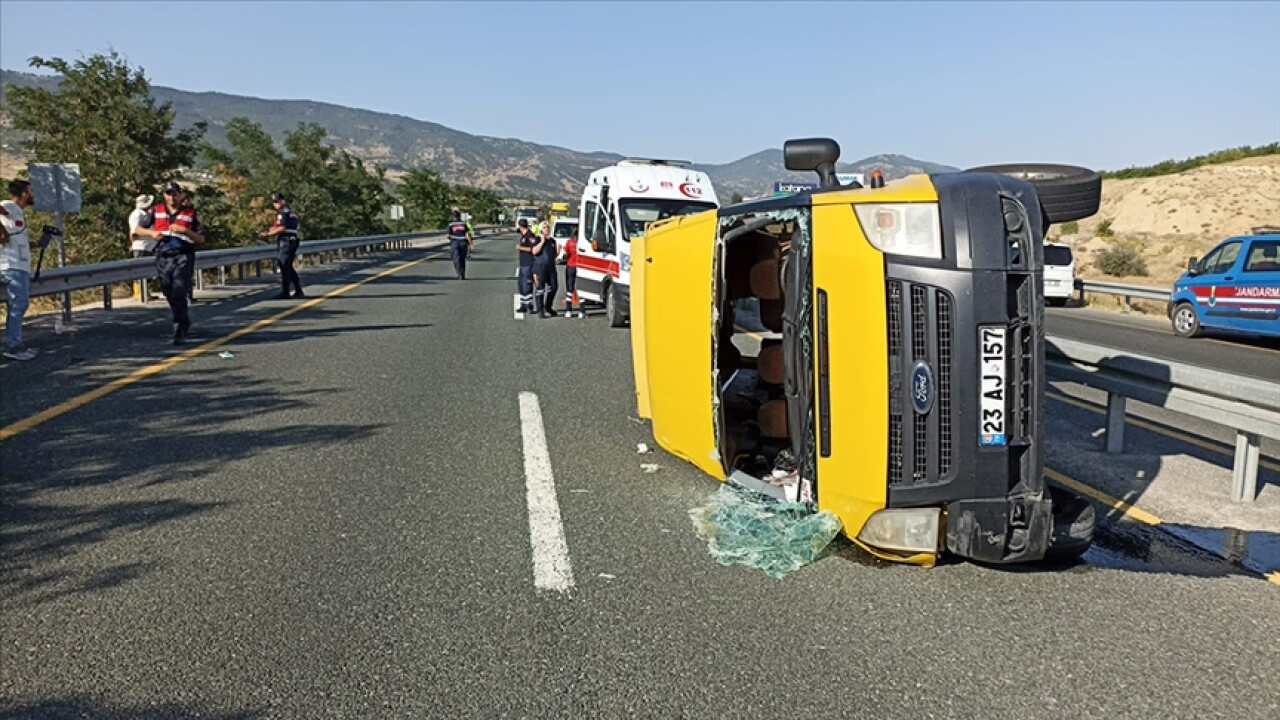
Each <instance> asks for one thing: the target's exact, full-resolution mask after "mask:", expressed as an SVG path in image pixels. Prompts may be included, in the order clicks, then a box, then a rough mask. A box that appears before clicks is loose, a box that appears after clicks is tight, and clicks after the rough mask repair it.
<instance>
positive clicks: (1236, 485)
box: [1231, 430, 1261, 502]
mask: <svg viewBox="0 0 1280 720" xmlns="http://www.w3.org/2000/svg"><path fill="white" fill-rule="evenodd" d="M1260 443H1261V438H1260V437H1259V435H1258V434H1257V433H1251V432H1245V431H1243V430H1237V431H1236V462H1235V466H1234V467H1233V468H1232V470H1231V499H1232V500H1234V501H1236V502H1253V501H1254V500H1255V499H1256V498H1257V497H1258V454H1259V451H1260V450H1261V447H1260Z"/></svg>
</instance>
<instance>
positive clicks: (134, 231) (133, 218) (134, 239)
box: [129, 193, 156, 257]
mask: <svg viewBox="0 0 1280 720" xmlns="http://www.w3.org/2000/svg"><path fill="white" fill-rule="evenodd" d="M155 201H156V199H155V197H154V196H152V195H147V194H146V193H143V194H142V195H139V196H138V197H136V198H134V199H133V212H131V213H129V249H130V250H132V251H133V256H134V257H141V256H143V255H150V254H151V249H152V248H154V247H155V246H156V241H155V238H152V237H150V236H148V235H142V234H140V233H139V232H138V228H139V227H140V226H141V223H142V218H144V217H146V216H147V211H148V210H150V209H151V206H152V205H154V204H155Z"/></svg>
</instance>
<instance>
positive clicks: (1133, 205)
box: [1050, 155, 1280, 286]
mask: <svg viewBox="0 0 1280 720" xmlns="http://www.w3.org/2000/svg"><path fill="white" fill-rule="evenodd" d="M1106 221H1110V223H1111V231H1112V232H1114V233H1115V237H1113V238H1102V237H1097V233H1098V230H1099V227H1100V226H1101V225H1102V223H1103V222H1106ZM1259 225H1280V155H1269V156H1266V157H1257V158H1248V159H1245V160H1237V161H1235V162H1230V163H1223V164H1220V165H1207V166H1204V167H1199V168H1196V169H1194V170H1188V171H1186V172H1182V173H1177V174H1174V175H1162V176H1159V177H1151V178H1136V179H1129V180H1103V181H1102V205H1101V207H1100V208H1099V211H1098V214H1097V215H1095V216H1094V217H1092V218H1090V219H1088V220H1085V221H1082V222H1081V223H1080V227H1079V232H1077V233H1074V234H1070V235H1062V236H1061V239H1062V240H1063V241H1065V242H1067V243H1068V244H1071V245H1072V246H1073V247H1074V248H1075V249H1076V252H1077V256H1078V259H1077V265H1079V264H1080V262H1081V261H1084V262H1085V265H1084V266H1083V268H1079V269H1078V270H1077V272H1079V273H1080V274H1081V275H1082V276H1085V277H1099V278H1101V277H1105V276H1103V275H1102V274H1100V273H1098V272H1097V270H1096V268H1094V267H1093V263H1092V262H1090V260H1091V256H1096V254H1097V252H1098V251H1100V250H1102V249H1104V248H1106V247H1108V246H1110V245H1124V246H1128V247H1132V248H1134V249H1135V250H1137V251H1138V252H1139V253H1141V254H1142V256H1143V257H1144V258H1145V259H1146V260H1147V265H1148V268H1149V271H1150V272H1149V274H1148V276H1147V277H1145V278H1142V277H1130V278H1126V280H1127V281H1133V282H1150V283H1151V284H1153V285H1161V286H1167V285H1170V284H1172V283H1173V281H1174V280H1175V279H1176V278H1177V276H1178V275H1179V274H1181V272H1182V270H1183V269H1184V268H1185V267H1186V261H1187V258H1188V257H1191V256H1193V255H1194V256H1203V255H1204V253H1205V252H1206V251H1207V250H1209V249H1211V248H1212V247H1213V246H1214V245H1215V244H1217V243H1218V241H1220V240H1222V239H1223V238H1226V237H1229V236H1232V235H1243V234H1247V233H1249V232H1250V229H1251V228H1253V227H1257V226H1259ZM1060 233H1061V228H1053V229H1051V230H1050V235H1051V236H1055V235H1059V234H1060Z"/></svg>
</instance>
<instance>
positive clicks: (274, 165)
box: [203, 118, 388, 244]
mask: <svg viewBox="0 0 1280 720" xmlns="http://www.w3.org/2000/svg"><path fill="white" fill-rule="evenodd" d="M327 139H328V132H327V131H326V130H325V129H324V128H322V127H320V126H319V125H316V124H314V123H303V124H300V125H299V126H298V128H297V129H296V130H293V131H291V132H289V133H287V134H286V135H285V140H284V148H283V150H282V149H281V148H278V147H277V146H276V144H275V142H274V141H273V140H272V138H271V136H270V135H269V134H268V133H267V132H266V131H264V130H263V129H262V127H261V126H260V125H258V124H257V123H254V122H251V121H250V120H248V119H246V118H235V119H233V120H231V121H230V122H229V123H228V126H227V143H228V145H230V147H229V148H228V149H219V148H214V147H209V146H206V147H205V148H204V150H203V154H204V157H205V159H206V161H207V162H209V163H210V164H211V165H212V166H213V168H214V173H215V176H216V177H217V178H218V188H217V191H218V194H219V195H221V196H222V197H223V198H225V207H224V215H223V216H222V217H221V218H220V219H221V220H223V221H224V223H223V224H224V225H225V226H226V227H227V228H228V229H229V230H230V231H231V232H232V233H234V234H235V236H236V237H237V239H238V242H240V243H241V244H245V243H252V242H253V241H254V239H253V238H254V236H255V235H256V234H257V233H258V232H261V231H263V230H265V229H266V227H267V224H268V223H270V222H271V219H272V211H271V209H270V207H269V203H268V197H269V196H270V195H271V193H273V192H282V193H284V194H285V196H286V197H288V198H289V204H290V205H291V206H292V207H293V209H294V210H295V211H297V212H298V214H299V216H300V217H301V220H302V223H301V233H300V234H301V235H302V237H303V238H304V239H319V238H335V237H353V236H358V235H376V234H380V233H384V232H386V224H385V223H384V222H383V220H382V219H381V215H382V211H383V208H384V207H385V205H386V204H387V201H388V195H387V193H386V190H385V189H384V187H383V183H384V180H385V178H384V176H383V171H382V170H381V168H375V169H374V171H373V172H370V171H369V169H368V168H366V167H365V165H364V163H363V162H361V161H360V160H359V159H358V158H356V157H354V156H352V155H350V154H349V153H347V152H345V151H343V150H339V149H337V148H335V147H333V146H331V145H329V144H327V143H326V140H327Z"/></svg>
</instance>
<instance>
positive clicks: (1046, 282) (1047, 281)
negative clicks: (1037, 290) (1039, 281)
mask: <svg viewBox="0 0 1280 720" xmlns="http://www.w3.org/2000/svg"><path fill="white" fill-rule="evenodd" d="M1044 284H1045V285H1052V286H1053V287H1058V285H1060V284H1061V281H1060V280H1045V281H1044Z"/></svg>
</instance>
